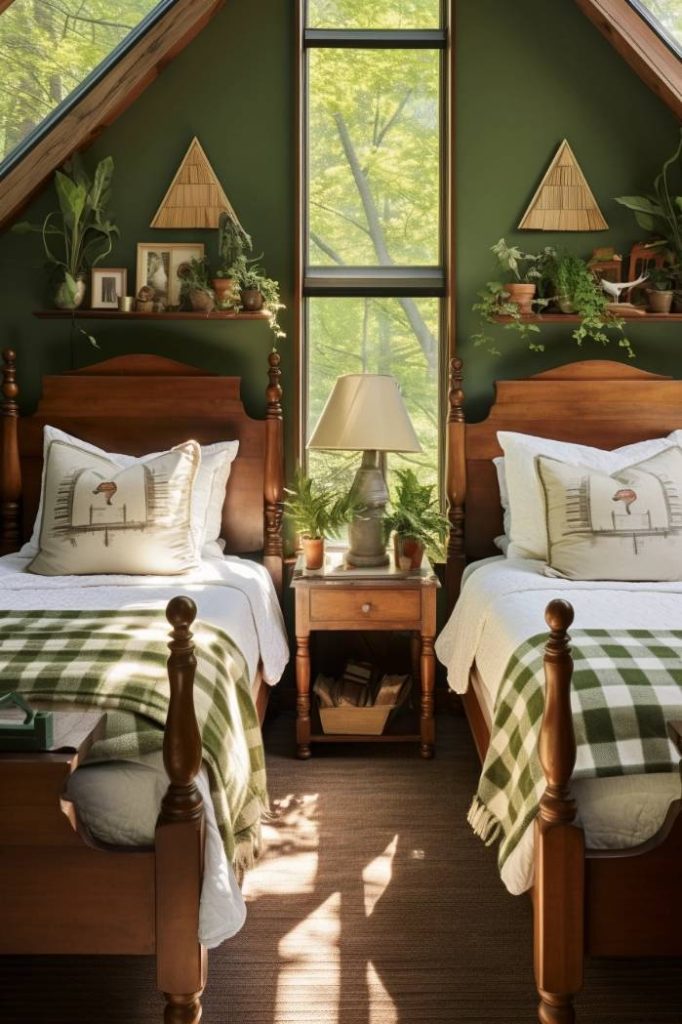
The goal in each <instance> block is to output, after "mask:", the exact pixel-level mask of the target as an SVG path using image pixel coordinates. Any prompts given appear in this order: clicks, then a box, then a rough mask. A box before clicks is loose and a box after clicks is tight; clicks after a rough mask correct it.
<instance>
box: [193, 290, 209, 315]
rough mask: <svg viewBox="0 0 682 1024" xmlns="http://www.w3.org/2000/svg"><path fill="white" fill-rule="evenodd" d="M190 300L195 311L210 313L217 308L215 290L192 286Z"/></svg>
mask: <svg viewBox="0 0 682 1024" xmlns="http://www.w3.org/2000/svg"><path fill="white" fill-rule="evenodd" d="M189 301H190V305H191V306H192V309H193V310H194V312H195V313H210V312H211V311H212V310H213V309H215V299H214V297H213V292H210V291H204V289H203V288H192V289H191V290H190V293H189Z"/></svg>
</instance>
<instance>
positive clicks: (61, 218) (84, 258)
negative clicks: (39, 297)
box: [13, 154, 119, 309]
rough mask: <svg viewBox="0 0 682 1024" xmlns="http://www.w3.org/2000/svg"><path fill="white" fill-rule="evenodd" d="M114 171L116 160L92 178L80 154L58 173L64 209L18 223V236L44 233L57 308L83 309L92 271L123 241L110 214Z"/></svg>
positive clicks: (99, 168)
mask: <svg viewBox="0 0 682 1024" xmlns="http://www.w3.org/2000/svg"><path fill="white" fill-rule="evenodd" d="M113 173H114V161H113V159H112V158H111V157H110V156H108V157H105V158H104V159H103V160H100V162H99V163H98V165H97V167H96V169H95V174H94V176H93V177H92V178H91V177H90V175H89V174H88V173H87V171H86V170H85V168H84V167H83V164H82V163H81V161H80V158H79V157H78V155H77V154H76V155H74V156H73V157H72V158H71V159H70V160H69V161H68V162H67V163H66V164H65V165H64V168H63V170H61V171H56V172H55V176H54V187H55V192H56V193H57V199H58V200H59V210H58V211H57V210H52V211H50V213H48V214H47V216H46V217H45V220H44V221H43V223H42V224H29V223H28V222H27V221H22V222H21V223H19V224H15V225H14V228H13V230H14V231H16V232H17V233H18V234H25V233H27V232H29V231H36V232H39V233H40V234H41V236H42V239H43V247H44V249H45V255H46V257H47V262H48V264H49V265H50V266H51V267H52V268H53V270H54V271H55V272H56V276H57V281H56V290H55V293H54V304H55V306H56V307H57V308H58V309H78V307H79V306H80V305H81V303H82V302H83V298H84V297H85V281H86V275H87V272H88V271H89V270H90V268H91V267H94V266H95V264H97V263H100V262H101V261H102V260H103V259H104V258H105V257H106V256H108V255H109V253H110V252H111V250H112V248H113V244H114V239H115V238H117V237H118V234H119V230H118V228H117V227H116V225H115V224H114V223H113V222H112V221H111V220H110V219H109V217H110V214H109V212H108V207H109V201H110V199H111V179H112V177H113ZM54 243H57V245H58V248H55V246H54Z"/></svg>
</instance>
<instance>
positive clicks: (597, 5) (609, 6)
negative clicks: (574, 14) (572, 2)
mask: <svg viewBox="0 0 682 1024" xmlns="http://www.w3.org/2000/svg"><path fill="white" fill-rule="evenodd" d="M576 3H577V4H578V7H580V9H581V10H582V11H583V12H584V14H586V15H587V17H588V18H589V19H590V21H592V22H593V23H594V24H595V25H596V26H597V28H598V29H599V31H600V32H601V34H602V35H603V36H605V37H606V38H607V39H608V41H609V42H610V43H611V45H612V46H613V47H614V48H615V49H616V50H617V51H618V53H619V54H620V55H621V57H624V58H625V60H626V61H627V62H628V64H629V65H630V67H631V68H633V69H634V70H635V71H636V72H637V74H638V75H639V77H640V78H641V79H642V81H643V82H646V84H647V85H648V86H649V88H650V89H652V90H653V91H654V92H655V93H656V95H657V96H658V97H659V98H660V99H662V100H663V102H664V103H666V104H667V105H668V106H669V107H670V109H671V110H672V111H673V113H674V114H675V116H676V117H677V118H678V120H680V121H682V61H681V60H680V59H679V57H678V56H677V55H676V54H675V53H673V51H672V50H671V49H670V47H668V46H666V44H665V43H664V42H663V40H662V39H661V38H660V36H658V35H657V33H656V32H655V31H654V29H653V28H652V27H651V25H649V24H648V23H647V22H646V21H645V20H644V18H643V17H641V16H640V15H639V14H638V13H637V11H636V10H635V9H634V8H633V7H631V6H630V4H629V3H628V2H627V0H576Z"/></svg>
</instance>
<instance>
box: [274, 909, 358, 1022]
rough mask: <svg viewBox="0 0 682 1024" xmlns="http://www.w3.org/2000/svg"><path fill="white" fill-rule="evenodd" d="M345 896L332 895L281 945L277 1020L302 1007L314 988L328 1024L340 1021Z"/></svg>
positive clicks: (276, 1009) (284, 939) (282, 940)
mask: <svg viewBox="0 0 682 1024" xmlns="http://www.w3.org/2000/svg"><path fill="white" fill-rule="evenodd" d="M340 910H341V894H340V893H338V892H335V893H332V895H331V896H329V897H328V898H327V899H326V900H325V901H324V903H321V904H320V906H319V907H317V908H316V909H315V910H314V911H313V912H312V913H311V914H309V915H308V916H307V917H306V918H305V919H304V920H303V921H301V923H300V924H298V925H296V927H295V928H292V929H291V931H290V932H289V933H288V934H287V935H285V936H284V937H283V938H282V939H281V940H280V943H279V946H278V953H279V960H280V968H279V976H278V978H277V996H276V1000H275V1015H274V1019H275V1020H286V1019H288V1017H287V1007H290V1006H292V1005H301V1003H302V1002H303V1003H305V1000H306V998H310V990H311V978H312V979H314V988H315V990H316V991H317V992H318V993H321V994H323V999H324V1005H325V1017H324V1020H325V1024H343V1022H340V1021H339V1015H338V1009H337V1008H338V1005H339V994H340V978H341V955H340V952H339V939H340V936H341V921H340Z"/></svg>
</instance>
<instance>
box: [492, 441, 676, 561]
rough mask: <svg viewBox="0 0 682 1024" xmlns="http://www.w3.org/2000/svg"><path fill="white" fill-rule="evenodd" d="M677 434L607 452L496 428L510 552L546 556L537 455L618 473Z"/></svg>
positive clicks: (514, 555)
mask: <svg viewBox="0 0 682 1024" xmlns="http://www.w3.org/2000/svg"><path fill="white" fill-rule="evenodd" d="M678 434H679V435H680V436H682V432H680V431H675V432H673V433H672V434H670V435H669V436H668V437H659V438H655V439H654V440H652V441H640V442H639V443H637V444H629V445H626V446H625V447H623V448H616V449H615V450H614V451H611V452H608V451H602V450H601V449H599V448H590V447H588V446H587V445H581V444H569V443H568V442H566V441H552V440H550V439H548V438H546V437H534V436H533V435H531V434H517V433H513V432H511V431H507V430H500V431H498V434H497V440H498V441H499V443H500V446H501V448H502V450H503V451H504V458H505V465H504V468H505V476H506V481H507V490H508V494H509V509H510V513H511V522H510V529H509V536H510V539H511V543H510V545H509V550H508V555H509V557H510V558H538V559H540V560H541V561H543V562H546V561H547V557H548V538H547V522H546V518H545V502H544V494H543V490H542V484H541V483H540V477H539V475H538V470H537V465H536V459H537V457H538V456H540V455H543V456H546V457H548V458H552V459H558V460H559V461H562V462H571V463H579V464H580V465H582V466H585V467H586V468H587V469H595V470H598V471H599V472H601V473H608V474H610V473H617V472H618V470H619V469H623V468H624V467H625V466H628V465H631V464H632V463H633V462H642V461H643V460H644V459H648V458H650V457H651V456H652V455H656V454H657V453H658V452H661V451H664V450H665V449H666V448H670V447H671V445H674V444H676V443H677V436H678Z"/></svg>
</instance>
